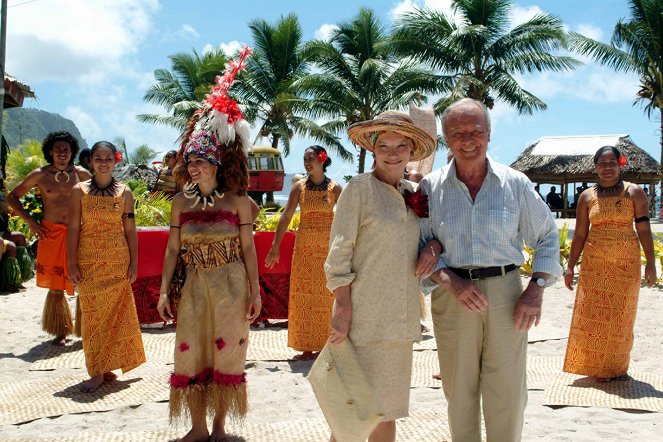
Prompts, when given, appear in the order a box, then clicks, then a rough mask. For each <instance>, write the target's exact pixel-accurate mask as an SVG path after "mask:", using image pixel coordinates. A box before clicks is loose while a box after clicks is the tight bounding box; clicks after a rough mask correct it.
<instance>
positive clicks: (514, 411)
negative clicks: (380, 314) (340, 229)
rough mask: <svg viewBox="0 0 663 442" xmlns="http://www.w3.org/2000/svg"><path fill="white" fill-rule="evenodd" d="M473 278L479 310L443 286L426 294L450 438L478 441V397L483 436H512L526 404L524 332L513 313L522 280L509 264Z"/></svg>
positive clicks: (502, 441) (511, 439)
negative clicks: (501, 271) (501, 272)
mask: <svg viewBox="0 0 663 442" xmlns="http://www.w3.org/2000/svg"><path fill="white" fill-rule="evenodd" d="M475 283H476V284H477V286H478V287H479V289H480V290H481V291H482V292H483V293H484V294H485V295H486V297H487V298H488V308H487V310H486V311H484V312H482V313H471V312H467V311H466V310H465V309H464V307H463V306H462V305H461V304H460V303H459V302H458V301H457V300H456V298H455V297H454V296H453V295H452V294H451V293H449V292H447V291H446V290H445V289H443V288H438V289H436V290H435V291H434V292H433V295H432V299H431V313H432V316H433V326H434V329H435V339H436V341H437V349H438V357H439V359H440V370H441V374H442V386H443V389H444V395H445V397H446V399H447V402H448V403H449V408H448V413H449V427H450V429H451V436H452V440H453V441H454V442H481V418H480V414H479V413H480V407H481V404H482V403H483V404H482V405H483V416H484V420H485V424H486V433H487V436H488V439H487V440H488V442H518V441H520V440H521V433H522V428H523V414H524V410H525V405H526V404H527V381H526V364H527V333H523V332H520V331H518V330H517V329H516V326H515V322H514V319H513V314H514V309H515V305H516V301H517V300H518V298H519V297H520V295H521V294H522V290H523V289H522V282H521V280H520V275H519V272H518V271H517V270H515V271H512V272H510V273H508V274H506V275H505V276H500V277H494V278H488V279H483V280H479V281H475Z"/></svg>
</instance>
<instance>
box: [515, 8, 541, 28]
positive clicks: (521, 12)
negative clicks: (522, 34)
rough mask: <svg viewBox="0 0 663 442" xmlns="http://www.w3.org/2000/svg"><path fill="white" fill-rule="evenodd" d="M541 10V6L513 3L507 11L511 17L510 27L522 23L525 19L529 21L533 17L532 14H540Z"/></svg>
mask: <svg viewBox="0 0 663 442" xmlns="http://www.w3.org/2000/svg"><path fill="white" fill-rule="evenodd" d="M543 12H544V11H543V10H542V9H541V8H539V7H538V6H537V5H533V6H526V7H523V6H519V5H513V7H512V8H511V11H510V13H509V15H510V19H511V20H510V25H511V27H516V26H518V25H522V24H523V23H525V22H526V21H529V20H531V19H532V18H534V16H536V15H538V14H542V13H543Z"/></svg>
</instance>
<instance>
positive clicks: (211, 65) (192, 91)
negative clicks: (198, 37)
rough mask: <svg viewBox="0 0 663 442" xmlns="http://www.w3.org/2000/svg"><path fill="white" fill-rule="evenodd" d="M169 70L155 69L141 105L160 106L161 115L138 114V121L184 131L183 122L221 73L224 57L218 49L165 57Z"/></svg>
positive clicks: (197, 106) (185, 121)
mask: <svg viewBox="0 0 663 442" xmlns="http://www.w3.org/2000/svg"><path fill="white" fill-rule="evenodd" d="M168 58H169V59H170V70H168V69H156V70H155V71H154V78H155V80H156V83H155V84H153V85H152V86H150V88H149V89H148V90H147V92H146V93H145V95H144V96H143V101H145V102H147V103H151V104H156V105H159V106H163V107H164V108H165V110H166V113H165V114H161V115H158V114H140V115H137V118H138V120H140V121H143V122H146V123H153V124H161V125H165V126H171V127H174V128H176V129H178V130H180V131H183V130H184V127H185V126H186V123H187V121H189V118H191V116H192V115H193V113H194V112H195V110H196V109H198V108H199V107H200V102H201V101H202V99H203V98H204V97H205V94H207V93H209V90H210V87H211V86H212V85H213V84H214V79H215V78H216V76H217V75H219V74H221V73H222V72H223V69H224V66H225V64H226V62H227V61H228V57H227V56H226V54H225V53H224V52H223V50H221V49H213V50H210V51H206V52H204V53H203V55H200V54H198V52H196V50H195V49H194V50H193V53H191V54H189V53H185V52H180V53H177V54H174V55H171V56H169V57H168Z"/></svg>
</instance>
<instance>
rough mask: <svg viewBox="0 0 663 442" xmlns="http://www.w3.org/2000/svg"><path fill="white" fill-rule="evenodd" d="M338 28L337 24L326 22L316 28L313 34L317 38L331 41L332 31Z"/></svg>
mask: <svg viewBox="0 0 663 442" xmlns="http://www.w3.org/2000/svg"><path fill="white" fill-rule="evenodd" d="M337 29H338V26H337V25H332V24H329V23H325V24H323V25H322V26H320V27H319V28H318V29H316V30H315V33H314V34H313V35H314V37H315V38H316V40H323V41H329V40H331V36H332V33H333V32H334V31H335V30H337Z"/></svg>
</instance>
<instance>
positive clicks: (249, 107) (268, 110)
mask: <svg viewBox="0 0 663 442" xmlns="http://www.w3.org/2000/svg"><path fill="white" fill-rule="evenodd" d="M249 29H251V34H252V35H253V44H254V48H253V56H252V57H250V58H249V59H248V60H247V61H246V69H245V70H243V71H241V72H240V73H239V75H238V80H239V81H238V82H237V83H235V85H234V86H233V88H232V90H231V91H230V93H231V95H233V96H234V97H235V98H236V99H237V101H238V102H239V103H240V105H241V108H242V112H243V113H244V115H245V117H246V119H247V120H248V121H249V122H251V123H254V124H256V127H257V128H258V131H259V135H260V136H262V137H271V145H272V147H274V148H278V146H279V144H282V145H283V154H284V155H286V156H287V155H288V154H289V153H290V142H291V140H292V138H293V137H294V135H295V134H298V135H302V136H306V137H310V138H313V139H315V140H316V141H318V142H320V143H323V144H325V145H326V146H327V147H329V148H331V150H333V151H335V152H336V153H337V154H338V155H339V156H340V157H341V158H346V159H349V158H352V156H351V154H350V153H349V152H348V151H346V150H345V148H344V147H343V145H342V144H341V143H340V142H339V140H338V137H336V136H334V135H333V134H332V133H330V132H329V131H327V130H325V128H323V127H321V126H320V125H318V124H316V123H315V122H313V121H311V120H309V119H307V118H305V117H303V116H302V115H300V114H297V113H296V112H295V111H294V107H293V102H292V100H293V99H296V98H297V97H296V95H295V91H294V89H293V87H292V85H293V82H295V81H296V80H298V79H299V78H302V77H303V76H305V75H306V74H307V73H308V68H307V65H306V63H305V62H304V60H303V58H302V56H301V48H302V28H301V25H300V23H299V19H298V18H297V16H296V15H295V14H290V15H288V16H286V17H281V18H280V19H279V20H278V22H277V23H276V24H275V25H271V24H269V23H267V22H266V21H265V20H254V21H252V22H251V23H249Z"/></svg>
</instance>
